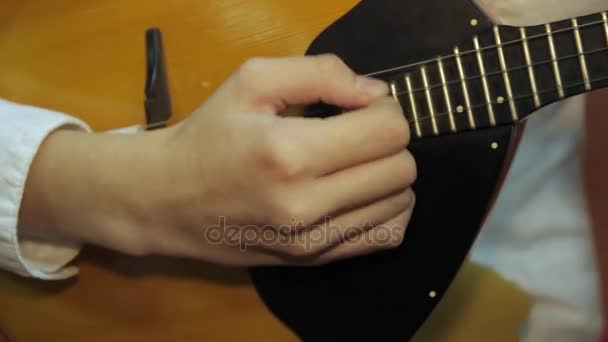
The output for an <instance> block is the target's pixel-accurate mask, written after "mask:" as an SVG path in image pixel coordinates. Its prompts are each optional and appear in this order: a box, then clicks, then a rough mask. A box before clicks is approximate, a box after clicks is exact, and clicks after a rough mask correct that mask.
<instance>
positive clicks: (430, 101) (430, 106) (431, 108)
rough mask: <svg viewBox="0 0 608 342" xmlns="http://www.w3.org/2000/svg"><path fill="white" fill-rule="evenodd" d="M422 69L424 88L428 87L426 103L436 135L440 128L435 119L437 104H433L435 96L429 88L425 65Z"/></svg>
mask: <svg viewBox="0 0 608 342" xmlns="http://www.w3.org/2000/svg"><path fill="white" fill-rule="evenodd" d="M420 71H421V72H422V83H423V85H424V89H426V91H425V94H426V103H427V105H428V109H429V114H430V115H431V124H432V126H433V133H435V135H439V129H438V127H437V120H435V106H433V98H432V97H431V90H430V88H429V79H428V77H427V75H426V67H425V66H423V67H422V68H421V69H420Z"/></svg>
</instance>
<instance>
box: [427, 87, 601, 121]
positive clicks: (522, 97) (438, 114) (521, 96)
mask: <svg viewBox="0 0 608 342" xmlns="http://www.w3.org/2000/svg"><path fill="white" fill-rule="evenodd" d="M606 80H608V77H601V78H597V79H594V80H593V82H601V81H606ZM583 84H584V82H578V83H573V84H570V85H567V86H565V88H566V89H568V88H573V87H579V86H581V85H583ZM556 90H557V88H548V89H545V90H543V91H540V92H539V93H540V94H546V93H549V92H553V91H556ZM532 96H534V94H532V93H529V94H525V95H518V96H515V97H514V98H513V100H516V101H517V100H522V99H525V98H529V97H532ZM486 105H487V104H486V103H481V104H478V105H474V106H472V107H471V108H470V109H477V108H482V107H485V106H486ZM446 115H447V113H445V112H443V113H436V114H435V117H442V116H446ZM429 119H430V117H429V116H424V117H421V118H419V119H418V120H419V121H425V120H429ZM473 129H475V128H473Z"/></svg>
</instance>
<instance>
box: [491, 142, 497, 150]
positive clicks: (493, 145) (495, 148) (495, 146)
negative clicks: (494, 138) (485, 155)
mask: <svg viewBox="0 0 608 342" xmlns="http://www.w3.org/2000/svg"><path fill="white" fill-rule="evenodd" d="M492 149H493V150H498V143H495V142H494V143H492Z"/></svg>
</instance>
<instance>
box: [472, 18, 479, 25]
mask: <svg viewBox="0 0 608 342" xmlns="http://www.w3.org/2000/svg"><path fill="white" fill-rule="evenodd" d="M478 23H479V22H478V21H477V19H471V26H477V24H478Z"/></svg>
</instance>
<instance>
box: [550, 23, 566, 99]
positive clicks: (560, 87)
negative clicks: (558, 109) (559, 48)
mask: <svg viewBox="0 0 608 342" xmlns="http://www.w3.org/2000/svg"><path fill="white" fill-rule="evenodd" d="M545 31H546V32H547V41H548V43H549V52H550V53H551V59H552V60H553V63H551V64H553V73H554V74H555V84H556V85H557V93H558V95H559V97H560V98H561V99H563V98H564V97H565V96H566V94H565V93H564V87H563V84H562V75H561V71H560V69H559V63H558V62H557V53H556V52H555V41H554V40H553V34H552V31H551V24H545Z"/></svg>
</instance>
